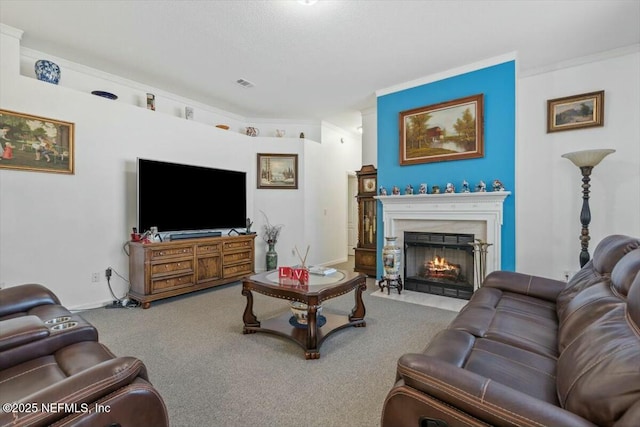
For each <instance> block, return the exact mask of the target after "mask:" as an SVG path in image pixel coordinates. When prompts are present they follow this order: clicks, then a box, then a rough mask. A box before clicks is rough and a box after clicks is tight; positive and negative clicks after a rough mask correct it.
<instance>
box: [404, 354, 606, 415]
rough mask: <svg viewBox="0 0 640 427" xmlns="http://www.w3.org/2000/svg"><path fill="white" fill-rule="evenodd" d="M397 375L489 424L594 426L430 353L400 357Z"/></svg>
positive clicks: (414, 386)
mask: <svg viewBox="0 0 640 427" xmlns="http://www.w3.org/2000/svg"><path fill="white" fill-rule="evenodd" d="M398 377H399V378H400V379H402V380H403V381H404V384H405V385H406V386H408V387H411V388H413V389H415V390H418V391H420V392H421V393H424V394H426V395H428V396H432V397H433V398H435V399H437V400H438V401H441V402H444V403H445V404H446V405H449V406H451V407H454V408H457V409H459V410H460V411H463V412H464V413H467V414H470V415H471V416H473V417H475V418H477V419H479V420H482V421H484V422H486V423H489V424H492V425H496V426H506V425H523V426H533V425H536V426H539V425H563V426H576V427H577V426H581V427H586V426H590V427H593V426H594V424H592V423H591V422H589V421H588V420H585V419H584V418H581V417H579V416H577V415H575V414H573V413H571V412H569V411H566V410H564V409H562V408H560V407H558V406H555V405H552V404H550V403H547V402H545V401H543V400H540V399H536V398H533V397H531V396H528V395H526V394H525V393H522V392H520V391H518V390H516V389H513V388H511V387H508V386H506V385H504V384H500V383H497V382H495V381H492V380H491V379H489V378H486V377H483V376H481V375H478V374H476V373H473V372H470V371H467V370H465V369H463V368H460V367H457V366H455V365H453V364H451V363H450V362H448V361H444V360H440V359H438V358H436V357H433V356H428V355H425V354H412V353H409V354H405V355H403V356H401V357H400V359H399V360H398Z"/></svg>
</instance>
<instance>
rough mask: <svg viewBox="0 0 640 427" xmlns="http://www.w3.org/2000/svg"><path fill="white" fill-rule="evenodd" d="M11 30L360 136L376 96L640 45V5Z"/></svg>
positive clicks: (577, 2) (52, 20)
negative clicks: (481, 68) (484, 69)
mask: <svg viewBox="0 0 640 427" xmlns="http://www.w3.org/2000/svg"><path fill="white" fill-rule="evenodd" d="M0 22H2V23H4V24H7V25H10V26H12V27H15V28H18V29H21V30H24V35H23V39H22V46H23V47H28V48H31V49H35V50H39V51H42V52H46V53H48V54H51V55H53V56H57V57H60V58H64V59H66V60H69V61H73V62H77V63H80V64H84V65H87V66H90V67H93V68H96V69H99V70H102V71H105V72H108V73H111V74H115V75H119V76H121V77H125V78H127V79H130V80H134V81H138V82H142V83H145V84H148V85H151V86H152V87H156V88H161V89H163V90H166V91H168V92H173V93H175V94H178V95H181V96H183V97H186V98H190V99H193V100H196V101H199V102H202V103H205V104H208V105H212V106H215V107H217V108H220V109H223V110H227V111H230V112H233V113H236V114H240V115H242V116H245V117H250V118H264V119H314V120H328V121H330V122H333V123H334V124H336V125H338V126H342V127H345V128H347V129H351V130H355V127H356V126H358V125H359V124H360V121H361V118H360V111H363V110H366V109H368V108H371V107H373V106H375V91H376V90H379V89H384V88H387V87H390V86H394V85H398V84H402V83H404V82H408V81H412V80H415V79H419V78H422V77H425V76H429V75H432V74H436V73H440V72H443V71H446V70H450V69H453V68H457V67H460V66H464V65H465V64H471V63H474V62H478V61H482V60H485V59H488V58H492V57H496V56H501V55H504V54H508V53H512V52H516V53H517V58H518V64H519V71H520V72H527V71H528V70H529V71H530V72H531V70H537V69H541V68H544V67H550V66H553V65H554V64H558V63H559V62H563V61H566V60H569V59H572V58H578V57H582V56H587V55H592V54H596V53H600V52H604V51H608V50H611V49H615V48H620V47H627V46H631V45H634V44H638V43H640V0H587V1H585V0H549V1H546V0H512V1H507V0H497V1H486V0H449V1H445V0H431V1H403V0H391V1H374V0H369V1H365V0H341V1H338V0H319V1H318V2H317V3H316V4H315V5H313V6H305V5H301V4H299V3H298V2H296V1H293V0H287V1H249V0H236V1H177V0H173V1H167V0H165V1H159V0H146V1H142V0H138V1H130V0H129V1H119V0H102V1H80V0H73V1H66V0H65V1H63V0H44V1H35V0H0ZM62 78H64V71H63V77H62ZM240 78H243V79H246V80H248V81H250V82H252V83H254V84H255V87H253V88H250V89H247V88H243V87H241V86H239V85H237V84H236V80H238V79H240Z"/></svg>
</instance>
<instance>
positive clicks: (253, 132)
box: [244, 126, 260, 136]
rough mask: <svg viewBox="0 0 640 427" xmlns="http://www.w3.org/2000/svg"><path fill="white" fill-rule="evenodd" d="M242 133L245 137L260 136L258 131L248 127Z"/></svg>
mask: <svg viewBox="0 0 640 427" xmlns="http://www.w3.org/2000/svg"><path fill="white" fill-rule="evenodd" d="M244 133H245V134H246V135H247V136H258V135H260V129H258V128H254V127H251V126H249V127H248V128H246V129H245V131H244Z"/></svg>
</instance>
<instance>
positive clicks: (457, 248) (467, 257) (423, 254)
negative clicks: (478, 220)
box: [404, 231, 474, 299]
mask: <svg viewBox="0 0 640 427" xmlns="http://www.w3.org/2000/svg"><path fill="white" fill-rule="evenodd" d="M473 242H474V235H473V234H454V233H430V232H413V231H406V232H405V233H404V259H405V262H404V287H405V289H407V290H412V291H417V292H425V293H430V294H436V295H442V296H448V297H454V298H461V299H470V298H471V295H472V294H473V283H474V276H473V274H474V268H473V267H474V264H473V257H474V250H473V246H472V245H471V244H470V243H473Z"/></svg>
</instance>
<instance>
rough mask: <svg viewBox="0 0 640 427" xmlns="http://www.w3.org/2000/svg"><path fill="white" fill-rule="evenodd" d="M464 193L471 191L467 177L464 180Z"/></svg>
mask: <svg viewBox="0 0 640 427" xmlns="http://www.w3.org/2000/svg"><path fill="white" fill-rule="evenodd" d="M462 193H471V190H470V189H469V183H468V182H467V180H466V179H465V180H463V181H462Z"/></svg>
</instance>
